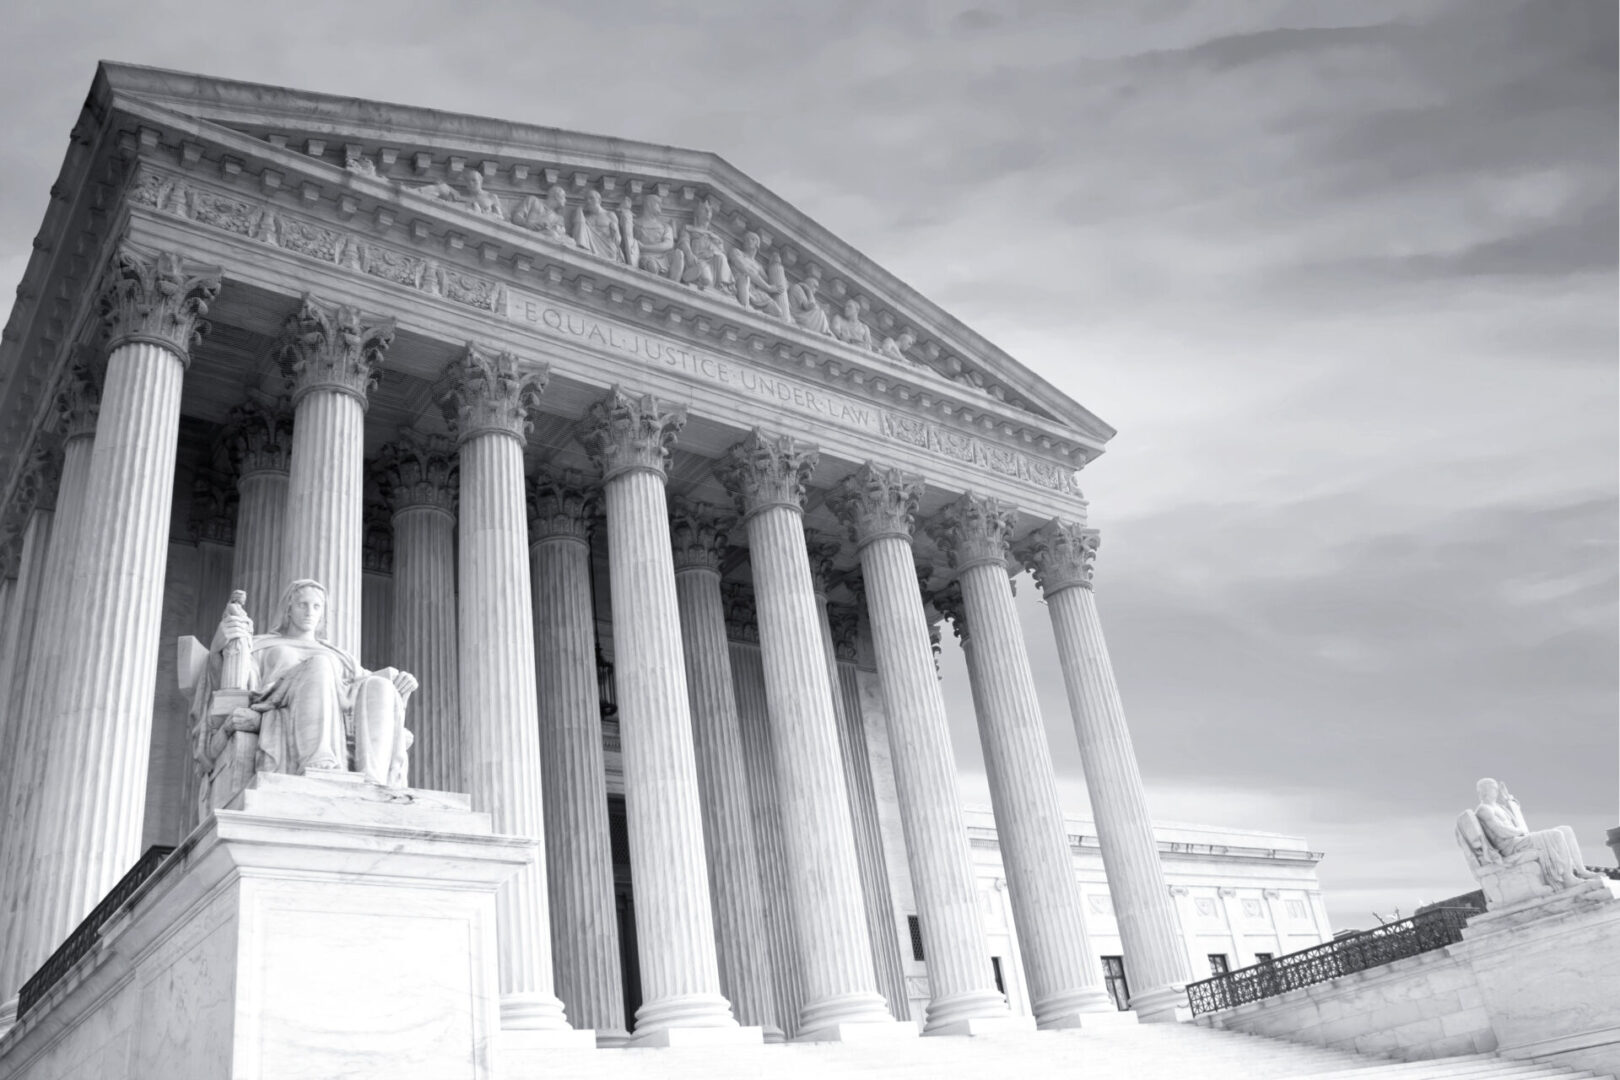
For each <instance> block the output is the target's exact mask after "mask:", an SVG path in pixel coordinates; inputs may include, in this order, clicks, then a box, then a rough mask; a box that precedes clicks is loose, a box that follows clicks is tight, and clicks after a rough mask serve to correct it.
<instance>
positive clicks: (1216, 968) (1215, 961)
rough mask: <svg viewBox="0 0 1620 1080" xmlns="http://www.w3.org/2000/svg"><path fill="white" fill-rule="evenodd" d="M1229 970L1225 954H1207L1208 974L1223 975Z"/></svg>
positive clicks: (1229, 966)
mask: <svg viewBox="0 0 1620 1080" xmlns="http://www.w3.org/2000/svg"><path fill="white" fill-rule="evenodd" d="M1231 969H1232V968H1231V965H1230V964H1229V963H1228V962H1227V958H1226V954H1225V953H1223V952H1212V953H1210V954H1209V973H1210V974H1211V975H1225V974H1226V973H1227V972H1228V971H1230V970H1231Z"/></svg>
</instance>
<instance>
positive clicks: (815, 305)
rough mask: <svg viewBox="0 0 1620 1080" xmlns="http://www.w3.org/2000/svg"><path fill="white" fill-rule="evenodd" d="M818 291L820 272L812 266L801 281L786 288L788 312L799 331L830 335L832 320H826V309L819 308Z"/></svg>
mask: <svg viewBox="0 0 1620 1080" xmlns="http://www.w3.org/2000/svg"><path fill="white" fill-rule="evenodd" d="M820 290H821V271H820V270H818V269H817V268H816V267H814V266H812V267H811V268H810V272H809V273H808V274H806V275H805V277H804V280H803V281H800V282H795V283H794V284H793V285H791V286H790V287H789V288H788V311H789V313H790V314H791V315H792V316H793V321H794V323H795V324H797V325H798V326H799V328H800V329H802V330H808V331H810V332H811V333H812V334H831V333H832V320H830V319H828V318H827V309H826V308H824V307H822V306H821V297H820V296H818V295H817V293H819V292H820Z"/></svg>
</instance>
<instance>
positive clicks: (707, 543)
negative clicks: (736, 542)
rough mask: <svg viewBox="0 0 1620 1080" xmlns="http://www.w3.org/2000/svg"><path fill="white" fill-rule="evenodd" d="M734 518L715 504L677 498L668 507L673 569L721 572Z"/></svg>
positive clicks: (734, 525)
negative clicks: (673, 556)
mask: <svg viewBox="0 0 1620 1080" xmlns="http://www.w3.org/2000/svg"><path fill="white" fill-rule="evenodd" d="M736 525H737V519H736V518H735V517H734V516H732V515H731V514H728V513H726V512H724V511H722V510H720V509H718V508H717V507H713V506H708V505H706V504H704V503H699V502H691V501H688V500H686V499H676V500H674V502H673V504H672V505H671V506H670V512H669V534H670V545H671V547H672V548H673V549H674V552H675V572H676V573H679V572H680V571H682V570H712V571H714V572H715V573H717V574H718V573H719V572H720V567H721V565H722V564H723V563H724V562H725V558H726V554H727V553H728V552H729V551H730V550H731V530H732V529H733V528H735V527H736Z"/></svg>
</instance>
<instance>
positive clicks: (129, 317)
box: [101, 244, 224, 363]
mask: <svg viewBox="0 0 1620 1080" xmlns="http://www.w3.org/2000/svg"><path fill="white" fill-rule="evenodd" d="M223 273H224V271H223V270H221V269H220V268H219V267H217V266H203V265H201V264H198V263H194V262H191V261H189V260H187V259H184V258H182V257H181V256H180V255H179V254H178V253H176V252H173V251H157V252H145V251H141V250H139V249H138V248H135V247H132V246H131V245H129V244H122V245H120V246H119V248H118V252H117V254H116V255H114V256H113V260H112V265H111V266H110V267H109V268H108V272H107V280H106V283H105V284H104V285H103V286H102V290H101V321H102V325H103V326H105V327H106V330H107V338H108V340H107V349H108V351H109V352H110V351H111V350H113V349H116V348H118V347H119V346H120V345H126V344H129V343H131V342H138V341H145V342H149V343H151V344H154V345H161V346H162V347H163V348H165V349H168V350H169V351H170V352H172V353H174V354H175V355H176V356H178V357H180V359H181V361H182V362H184V363H190V360H191V349H192V347H193V346H195V345H196V344H197V342H198V341H200V340H201V339H202V335H203V333H204V332H205V331H207V329H208V323H207V322H206V321H205V320H204V319H203V316H204V315H206V314H208V305H209V304H211V303H213V301H214V298H215V297H216V296H218V295H219V285H220V277H221V275H222V274H223Z"/></svg>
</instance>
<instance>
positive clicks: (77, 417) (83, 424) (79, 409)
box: [52, 356, 101, 442]
mask: <svg viewBox="0 0 1620 1080" xmlns="http://www.w3.org/2000/svg"><path fill="white" fill-rule="evenodd" d="M52 408H53V416H52V422H53V424H54V425H55V428H56V431H57V433H58V434H60V435H61V436H62V440H63V441H64V442H66V441H68V440H71V439H84V438H89V437H91V436H93V435H95V433H96V419H97V417H98V416H99V415H100V413H101V380H100V378H98V377H97V374H96V371H95V369H94V366H93V365H91V364H90V363H88V362H87V361H86V360H85V359H83V358H82V356H81V357H80V358H78V359H75V360H74V361H73V363H72V364H70V365H69V366H68V369H67V373H66V374H64V375H63V376H62V385H61V386H60V387H59V388H58V389H57V391H56V398H55V400H54V401H53V402H52Z"/></svg>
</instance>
